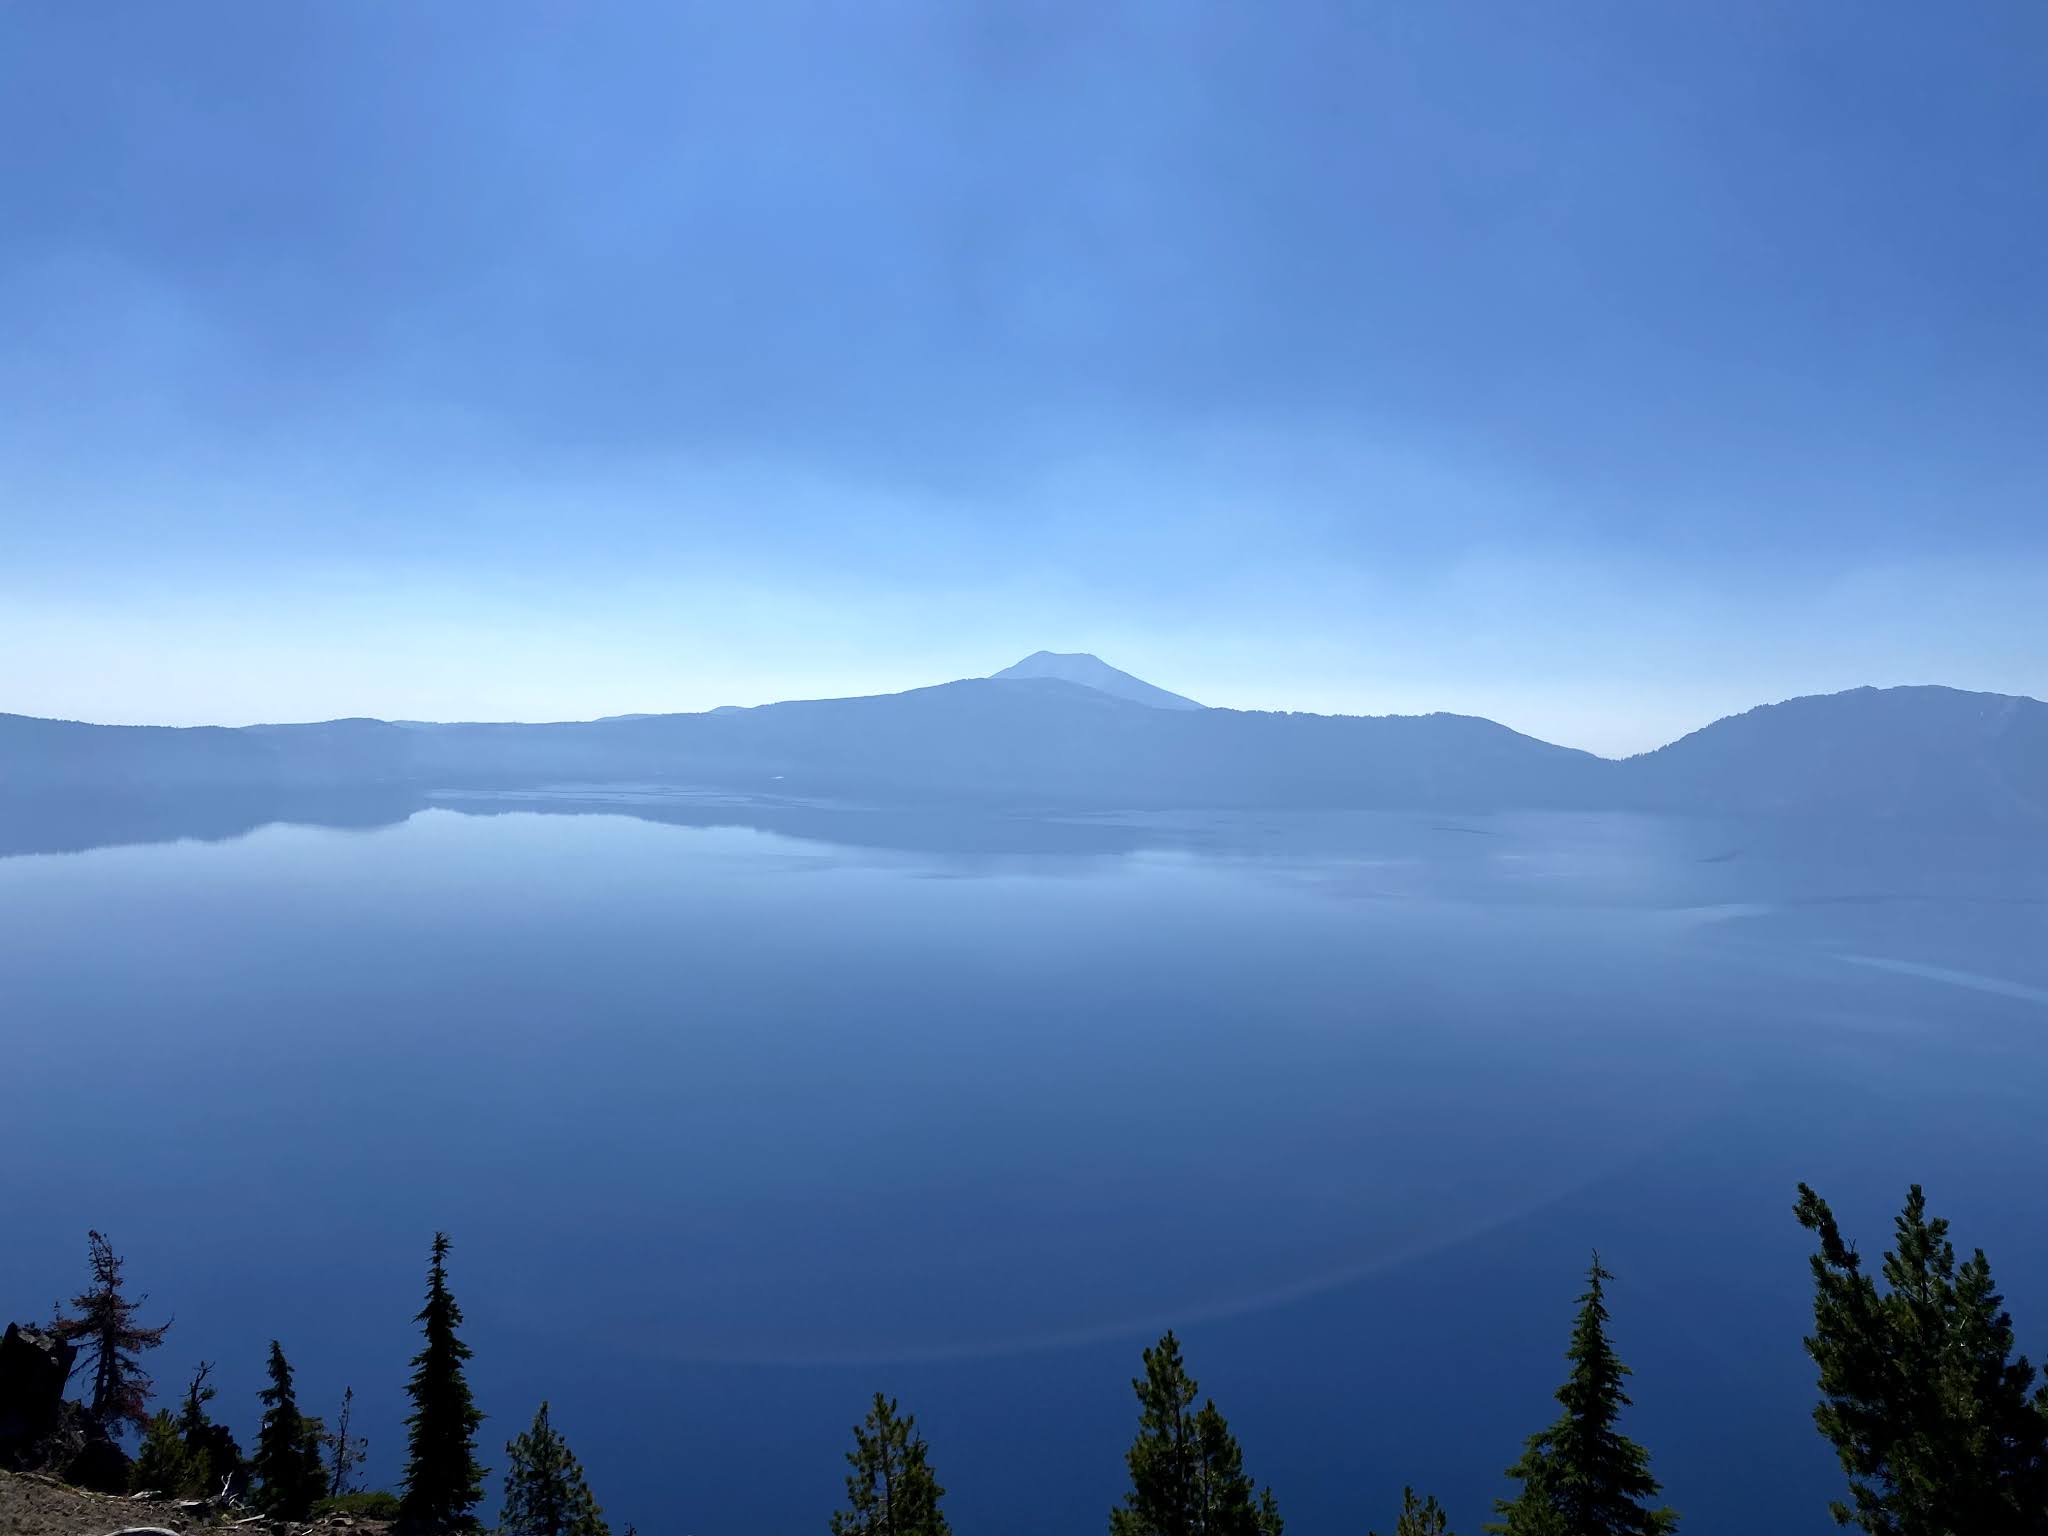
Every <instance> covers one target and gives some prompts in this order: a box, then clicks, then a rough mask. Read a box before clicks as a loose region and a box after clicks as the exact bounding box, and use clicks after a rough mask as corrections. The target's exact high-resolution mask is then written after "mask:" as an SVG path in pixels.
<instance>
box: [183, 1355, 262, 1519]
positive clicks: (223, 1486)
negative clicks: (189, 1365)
mask: <svg viewBox="0 0 2048 1536" xmlns="http://www.w3.org/2000/svg"><path fill="white" fill-rule="evenodd" d="M212 1374H213V1364H212V1362H211V1361H208V1360H202V1361H200V1362H199V1366H198V1369H196V1370H194V1371H193V1373H192V1379H191V1381H189V1382H187V1383H186V1385H185V1405H184V1407H182V1408H181V1409H179V1411H178V1433H179V1435H180V1437H181V1438H182V1439H183V1440H184V1443H185V1456H186V1464H187V1469H188V1475H187V1478H186V1482H185V1491H186V1492H188V1493H197V1494H202V1495H205V1496H206V1497H209V1498H217V1497H219V1496H220V1495H221V1494H222V1493H223V1492H225V1493H230V1494H241V1493H243V1492H246V1491H247V1489H248V1487H249V1466H248V1463H247V1462H245V1461H244V1460H243V1459H242V1448H241V1446H240V1445H238V1444H236V1442H235V1437H234V1434H233V1432H232V1431H231V1430H229V1428H228V1427H227V1425H225V1424H216V1423H215V1422H214V1421H213V1420H212V1419H210V1418H208V1417H207V1414H206V1405H207V1404H208V1403H210V1402H212V1401H213V1398H214V1389H213V1388H212V1387H210V1386H208V1385H207V1380H206V1378H207V1377H209V1376H211V1375H212Z"/></svg>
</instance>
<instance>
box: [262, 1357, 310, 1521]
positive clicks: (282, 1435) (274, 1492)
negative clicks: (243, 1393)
mask: <svg viewBox="0 0 2048 1536" xmlns="http://www.w3.org/2000/svg"><path fill="white" fill-rule="evenodd" d="M258 1395H259V1396H260V1397H261V1398H262V1400H263V1423H262V1426H261V1427H260V1428H259V1429H258V1430H257V1432H256V1455H255V1458H254V1461H253V1463H252V1468H251V1470H253V1471H254V1473H255V1474H256V1478H257V1480H258V1487H257V1489H256V1496H255V1502H256V1507H257V1508H258V1509H260V1510H262V1511H263V1513H265V1514H266V1515H269V1516H270V1517H271V1518H272V1519H276V1520H304V1519H305V1518H306V1517H307V1516H309V1515H310V1514H312V1512H313V1504H314V1502H315V1501H316V1500H317V1499H319V1498H320V1496H321V1495H322V1494H324V1493H325V1492H326V1491H327V1470H326V1468H325V1467H324V1466H322V1465H321V1461H320V1423H319V1420H317V1419H308V1418H307V1417H306V1416H305V1415H304V1414H302V1413H300V1412H299V1402H298V1397H297V1395H296V1394H295V1393H294V1392H293V1390H292V1368H291V1364H290V1362H288V1361H287V1360H286V1359H285V1357H284V1350H283V1349H282V1348H280V1347H279V1345H278V1342H277V1340H275V1339H272V1340H271V1341H270V1385H269V1386H267V1387H265V1388H264V1389H263V1391H262V1392H261V1393H260V1394H258Z"/></svg>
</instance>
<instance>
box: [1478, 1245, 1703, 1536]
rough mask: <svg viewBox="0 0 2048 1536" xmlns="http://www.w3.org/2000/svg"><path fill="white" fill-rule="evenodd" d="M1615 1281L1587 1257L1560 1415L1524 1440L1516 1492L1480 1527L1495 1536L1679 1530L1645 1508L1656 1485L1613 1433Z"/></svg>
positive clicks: (1618, 1405)
mask: <svg viewBox="0 0 2048 1536" xmlns="http://www.w3.org/2000/svg"><path fill="white" fill-rule="evenodd" d="M1613 1278H1614V1276H1613V1275H1611V1274H1609V1273H1608V1272H1607V1271H1606V1270H1604V1269H1602V1268H1601V1267H1600V1255H1599V1254H1597V1253H1596V1254H1594V1255H1593V1262H1592V1265H1591V1267H1590V1268H1589V1269H1588V1270H1587V1286H1586V1290H1585V1291H1584V1293H1583V1294H1581V1295H1580V1297H1579V1314H1578V1319H1577V1321H1576V1322H1575V1323H1574V1324H1573V1327H1572V1342H1571V1348H1570V1349H1568V1350H1567V1351H1566V1352H1565V1358H1566V1359H1567V1360H1569V1361H1570V1362H1571V1370H1570V1372H1569V1373H1568V1374H1567V1375H1566V1377H1565V1383H1564V1385H1563V1386H1561V1387H1559V1388H1558V1389H1557V1400H1558V1402H1559V1403H1561V1404H1563V1406H1564V1412H1563V1413H1561V1414H1560V1415H1558V1418H1557V1421H1556V1422H1555V1423H1553V1424H1552V1425H1551V1426H1550V1427H1549V1428H1548V1429H1545V1430H1542V1431H1540V1432H1539V1433H1537V1434H1535V1435H1532V1436H1530V1438H1529V1444H1528V1448H1527V1449H1526V1450H1525V1451H1524V1452H1523V1453H1522V1459H1521V1460H1520V1461H1518V1462H1516V1463H1515V1464H1514V1465H1513V1466H1512V1467H1510V1468H1508V1476H1510V1477H1512V1478H1514V1479H1515V1480H1516V1481H1518V1482H1520V1483H1521V1485H1522V1491H1521V1492H1520V1493H1518V1494H1517V1495H1516V1496H1515V1497H1514V1498H1512V1499H1501V1500H1499V1501H1497V1503H1496V1505H1495V1508H1496V1510H1497V1511H1498V1513H1499V1514H1500V1516H1501V1518H1500V1521H1499V1522H1498V1523H1497V1524H1493V1525H1489V1526H1487V1527H1486V1529H1487V1530H1489V1531H1494V1532H1499V1533H1502V1536H1662V1533H1664V1532H1669V1531H1675V1530H1676V1529H1677V1528H1678V1516H1677V1515H1676V1514H1674V1513H1673V1512H1672V1511H1671V1510H1670V1509H1668V1508H1654V1509H1653V1508H1650V1507H1648V1505H1647V1501H1648V1500H1651V1499H1654V1498H1656V1496H1657V1480H1656V1479H1655V1478H1654V1477H1652V1476H1651V1475H1650V1453H1649V1452H1648V1451H1646V1450H1644V1449H1643V1448H1642V1447H1641V1446H1640V1445H1637V1444H1636V1443H1635V1441H1633V1440H1631V1439H1629V1438H1628V1437H1627V1436H1626V1435H1624V1434H1622V1433H1621V1431H1620V1430H1619V1429H1618V1428H1617V1427H1616V1424H1617V1421H1618V1420H1619V1419H1620V1417H1621V1410H1622V1409H1623V1408H1626V1407H1627V1406H1629V1398H1628V1394H1627V1393H1626V1392H1624V1391H1623V1390H1622V1378H1623V1377H1625V1376H1627V1375H1628V1374H1629V1369H1628V1367H1627V1366H1625V1365H1623V1364H1622V1363H1621V1359H1620V1357H1619V1356H1617V1355H1616V1354H1615V1352H1614V1348H1613V1346H1612V1345H1611V1344H1609V1343H1608V1341H1607V1303H1606V1294H1605V1283H1606V1282H1607V1281H1609V1280H1612V1279H1613Z"/></svg>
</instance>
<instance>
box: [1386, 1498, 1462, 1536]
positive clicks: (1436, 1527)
mask: <svg viewBox="0 0 2048 1536" xmlns="http://www.w3.org/2000/svg"><path fill="white" fill-rule="evenodd" d="M1394 1536H1451V1517H1450V1516H1449V1515H1447V1514H1445V1513H1444V1507H1443V1505H1441V1504H1439V1503H1437V1501H1436V1498H1435V1496H1434V1495H1431V1496H1430V1497H1429V1498H1427V1499H1418V1498H1416V1497H1415V1490H1414V1489H1413V1488H1403V1489H1402V1490H1401V1518H1400V1519H1399V1520H1397V1521H1395V1522H1394Z"/></svg>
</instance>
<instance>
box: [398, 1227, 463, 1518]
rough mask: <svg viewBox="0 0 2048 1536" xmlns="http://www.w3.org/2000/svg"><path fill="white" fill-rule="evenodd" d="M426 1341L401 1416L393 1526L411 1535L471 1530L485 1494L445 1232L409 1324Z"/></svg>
mask: <svg viewBox="0 0 2048 1536" xmlns="http://www.w3.org/2000/svg"><path fill="white" fill-rule="evenodd" d="M414 1321H415V1322H417V1323H418V1324H419V1325H420V1327H421V1330H422V1332H423V1333H424V1334H425V1335H426V1343H425V1345H424V1346H423V1347H422V1348H421V1350H420V1352H419V1353H418V1354H417V1355H414V1356H413V1360H412V1365H413V1372H412V1380H411V1382H410V1383H408V1384H407V1386H406V1395H407V1396H409V1397H410V1398H411V1399H412V1412H411V1413H410V1414H409V1415H407V1417H406V1421H405V1425H406V1430H407V1439H408V1446H407V1455H406V1464H405V1494H404V1498H403V1499H402V1501H401V1504H400V1515H399V1523H400V1524H401V1525H402V1526H403V1527H404V1528H405V1529H406V1530H407V1531H410V1532H419V1533H429V1532H432V1533H438V1532H447V1531H474V1530H476V1529H477V1528H478V1527H477V1520H476V1515H475V1513H474V1512H475V1509H476V1506H477V1504H478V1503H479V1502H480V1501H481V1500H482V1499H483V1496H484V1469H483V1468H482V1467H481V1466H479V1465H477V1459H476V1431H477V1426H478V1425H480V1424H482V1423H483V1420H484V1416H483V1415H482V1414H481V1413H479V1412H478V1411H477V1407H476V1402H475V1400H474V1399H473V1398H472V1397H471V1396H470V1392H469V1381H468V1378H467V1377H466V1376H465V1375H464V1374H463V1362H464V1361H466V1360H468V1359H469V1356H470V1350H469V1346H468V1345H467V1344H465V1343H463V1342H462V1340H461V1339H460V1338H459V1337H458V1336H457V1334H456V1329H458V1328H460V1327H461V1326H462V1308H461V1307H459V1306H457V1305H456V1302H455V1297H454V1296H453V1295H452V1294H451V1293H450V1291H449V1289H448V1234H447V1233H445V1232H436V1233H435V1234H434V1250H433V1257H432V1260H431V1261H430V1262H429V1264H428V1266H427V1300H426V1305H425V1306H423V1307H421V1308H420V1311H419V1315H418V1316H417V1317H415V1318H414Z"/></svg>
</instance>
